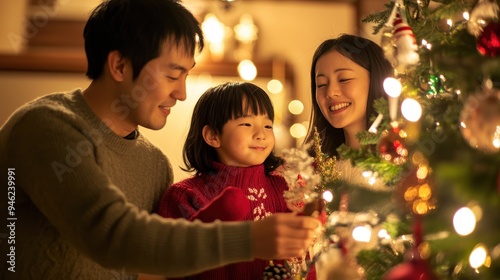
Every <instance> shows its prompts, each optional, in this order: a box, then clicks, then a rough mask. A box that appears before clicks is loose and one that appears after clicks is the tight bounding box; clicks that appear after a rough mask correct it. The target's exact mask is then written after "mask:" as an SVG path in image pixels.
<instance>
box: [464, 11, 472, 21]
mask: <svg viewBox="0 0 500 280" xmlns="http://www.w3.org/2000/svg"><path fill="white" fill-rule="evenodd" d="M462 16H463V17H464V19H465V20H469V18H470V14H469V12H464V13H463V14H462Z"/></svg>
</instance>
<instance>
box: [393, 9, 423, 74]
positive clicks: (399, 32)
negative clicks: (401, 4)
mask: <svg viewBox="0 0 500 280" xmlns="http://www.w3.org/2000/svg"><path fill="white" fill-rule="evenodd" d="M394 43H395V45H396V59H397V61H398V66H409V65H415V64H417V63H418V62H419V61H420V57H419V55H418V45H417V40H416V38H415V34H413V30H412V29H411V27H410V26H409V25H408V23H406V22H405V21H404V20H403V18H402V17H401V15H400V14H399V13H396V18H395V19H394Z"/></svg>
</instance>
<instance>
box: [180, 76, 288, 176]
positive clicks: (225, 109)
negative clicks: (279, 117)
mask: <svg viewBox="0 0 500 280" xmlns="http://www.w3.org/2000/svg"><path fill="white" fill-rule="evenodd" d="M248 113H251V114H255V115H266V114H267V116H268V117H269V119H270V120H271V121H273V122H274V108H273V105H272V103H271V99H269V96H268V95H267V93H266V92H265V91H264V90H263V89H261V88H260V87H258V86H256V85H254V84H252V83H247V82H227V83H223V84H221V85H218V86H215V87H212V88H209V89H208V90H207V91H205V93H203V95H202V96H201V97H200V99H199V100H198V102H197V103H196V105H195V107H194V110H193V116H192V119H191V126H190V128H189V132H188V135H187V139H186V142H185V143H184V149H183V161H184V164H185V166H186V167H185V168H183V170H184V171H188V172H194V171H195V172H196V173H197V174H200V173H205V174H206V173H211V172H215V170H214V168H213V166H212V162H214V161H217V162H218V161H219V159H218V156H217V152H216V150H215V148H213V147H212V146H210V145H208V144H207V143H206V142H205V140H204V139H203V135H202V131H203V127H204V126H206V125H208V126H209V127H210V128H211V129H213V131H214V132H215V133H217V134H221V133H222V127H223V126H224V124H226V123H227V122H228V121H229V120H232V119H237V118H239V117H242V116H244V115H247V114H248ZM282 163H283V159H282V158H280V157H277V156H275V155H274V152H271V154H269V156H268V157H267V158H266V160H265V161H264V166H265V171H266V174H269V173H270V172H272V171H274V170H275V169H276V168H277V167H278V166H280V165H281V164H282Z"/></svg>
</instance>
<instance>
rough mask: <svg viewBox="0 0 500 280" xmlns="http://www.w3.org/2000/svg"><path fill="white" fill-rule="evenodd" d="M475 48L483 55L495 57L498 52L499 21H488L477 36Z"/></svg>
mask: <svg viewBox="0 0 500 280" xmlns="http://www.w3.org/2000/svg"><path fill="white" fill-rule="evenodd" d="M476 48H477V50H478V51H479V53H480V54H482V55H484V56H490V57H496V56H497V55H498V54H499V53H500V23H499V22H490V23H489V24H488V25H486V26H485V27H484V29H483V32H482V33H481V35H479V37H478V38H477V42H476Z"/></svg>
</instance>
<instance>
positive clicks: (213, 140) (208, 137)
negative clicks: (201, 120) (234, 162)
mask: <svg viewBox="0 0 500 280" xmlns="http://www.w3.org/2000/svg"><path fill="white" fill-rule="evenodd" d="M201 133H202V135H203V139H204V140H205V142H206V143H207V144H208V145H210V146H212V147H214V148H219V147H220V141H219V136H218V135H217V133H215V131H214V130H213V129H212V128H211V127H210V126H208V125H205V126H204V127H203V130H202V131H201Z"/></svg>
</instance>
